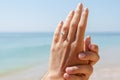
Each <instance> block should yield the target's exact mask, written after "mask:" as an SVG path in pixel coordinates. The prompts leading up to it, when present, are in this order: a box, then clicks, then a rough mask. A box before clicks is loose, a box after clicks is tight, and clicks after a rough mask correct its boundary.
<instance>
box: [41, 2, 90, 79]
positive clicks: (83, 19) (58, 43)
mask: <svg viewBox="0 0 120 80" xmlns="http://www.w3.org/2000/svg"><path fill="white" fill-rule="evenodd" d="M87 18H88V8H85V9H83V6H82V4H79V5H78V7H77V9H76V10H75V11H71V12H70V13H69V15H68V17H67V18H66V21H65V23H63V21H61V22H60V23H59V24H58V27H57V29H56V31H55V33H54V37H53V42H52V46H51V54H50V62H49V69H48V73H47V74H46V75H45V76H44V77H43V79H42V80H65V79H66V77H65V75H66V74H68V75H70V76H73V77H75V76H76V77H79V76H80V77H82V76H83V77H84V75H83V74H81V73H84V70H86V71H85V72H87V69H89V70H92V67H89V68H88V67H85V66H88V64H89V66H91V65H92V63H91V61H90V59H91V58H88V59H87V60H80V59H81V58H80V59H79V58H78V57H77V56H78V55H79V54H81V53H85V52H86V53H85V54H86V55H87V53H88V51H89V48H88V46H87V45H89V44H90V43H89V40H88V39H86V40H85V41H84V34H85V29H86V25H87ZM60 32H62V33H64V34H63V35H60ZM87 40H88V41H87ZM89 46H90V45H89ZM91 54H92V52H91ZM79 56H80V55H79ZM86 58H87V57H86ZM82 59H85V58H82ZM90 64H91V65H90ZM77 65H79V66H77ZM81 65H82V66H84V67H82V66H81ZM68 66H72V67H73V68H75V67H78V68H76V69H79V70H78V72H76V73H72V72H71V73H69V70H68ZM80 69H82V71H83V72H82V71H81V72H79V71H80ZM88 72H90V71H88ZM90 73H91V72H90ZM72 74H74V75H72ZM75 74H76V75H75ZM88 76H89V75H88ZM73 77H72V78H73ZM67 78H68V77H67ZM87 78H88V77H87ZM69 80H70V79H69ZM71 80H72V79H71Z"/></svg>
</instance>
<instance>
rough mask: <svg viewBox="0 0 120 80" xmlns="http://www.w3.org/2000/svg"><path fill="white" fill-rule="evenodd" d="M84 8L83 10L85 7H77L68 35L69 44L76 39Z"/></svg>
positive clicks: (80, 5)
mask: <svg viewBox="0 0 120 80" xmlns="http://www.w3.org/2000/svg"><path fill="white" fill-rule="evenodd" d="M82 8H83V5H82V4H79V5H78V6H77V9H76V10H75V14H74V16H73V19H72V21H71V24H70V30H69V33H68V41H69V42H72V41H73V40H74V39H75V36H76V30H77V26H78V23H79V21H80V17H81V13H82Z"/></svg>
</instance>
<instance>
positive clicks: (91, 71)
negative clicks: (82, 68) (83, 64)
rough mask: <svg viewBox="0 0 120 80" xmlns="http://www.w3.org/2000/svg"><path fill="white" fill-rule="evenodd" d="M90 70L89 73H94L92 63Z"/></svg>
mask: <svg viewBox="0 0 120 80" xmlns="http://www.w3.org/2000/svg"><path fill="white" fill-rule="evenodd" d="M88 71H89V74H92V73H93V67H92V66H91V65H90V66H89V67H88Z"/></svg>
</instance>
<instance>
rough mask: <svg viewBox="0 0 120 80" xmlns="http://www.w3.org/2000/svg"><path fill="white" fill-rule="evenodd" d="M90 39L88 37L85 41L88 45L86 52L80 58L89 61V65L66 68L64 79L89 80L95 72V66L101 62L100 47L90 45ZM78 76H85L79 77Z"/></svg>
mask: <svg viewBox="0 0 120 80" xmlns="http://www.w3.org/2000/svg"><path fill="white" fill-rule="evenodd" d="M90 40H91V38H90V37H87V38H86V40H85V44H86V50H87V51H86V52H84V53H80V54H79V55H78V58H79V59H80V60H86V61H89V64H88V65H78V66H71V67H67V68H66V72H65V73H64V75H63V77H64V78H65V79H66V80H88V79H89V77H90V75H91V74H92V72H93V65H95V64H96V63H97V62H98V60H99V58H100V57H99V55H98V45H96V44H90ZM78 74H83V75H82V76H81V75H78Z"/></svg>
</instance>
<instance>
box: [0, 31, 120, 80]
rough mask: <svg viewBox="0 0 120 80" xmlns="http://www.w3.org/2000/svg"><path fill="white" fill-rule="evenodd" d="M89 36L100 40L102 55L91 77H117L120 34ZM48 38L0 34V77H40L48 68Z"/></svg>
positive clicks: (7, 79) (14, 79) (35, 79)
mask: <svg viewBox="0 0 120 80" xmlns="http://www.w3.org/2000/svg"><path fill="white" fill-rule="evenodd" d="M23 35H24V36H23ZM92 37H93V40H92V42H94V43H98V44H99V47H100V50H99V54H100V57H101V59H100V61H99V62H98V63H97V64H96V65H95V66H94V72H93V74H92V75H91V78H90V80H106V79H109V80H119V79H120V62H119V57H120V54H119V52H120V45H119V44H120V43H119V40H120V35H116V34H115V35H112V36H111V35H109V34H107V35H105V34H101V35H100V34H93V35H92ZM51 41H52V34H49V33H48V34H46V33H45V34H41V33H39V34H38V33H37V34H16V35H13V34H9V35H8V34H4V35H3V34H0V43H1V46H0V52H1V53H0V65H1V66H0V80H40V79H41V77H42V76H43V75H44V74H45V73H46V72H47V67H48V61H49V50H50V45H51ZM6 43H7V44H6ZM5 49H7V50H5Z"/></svg>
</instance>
